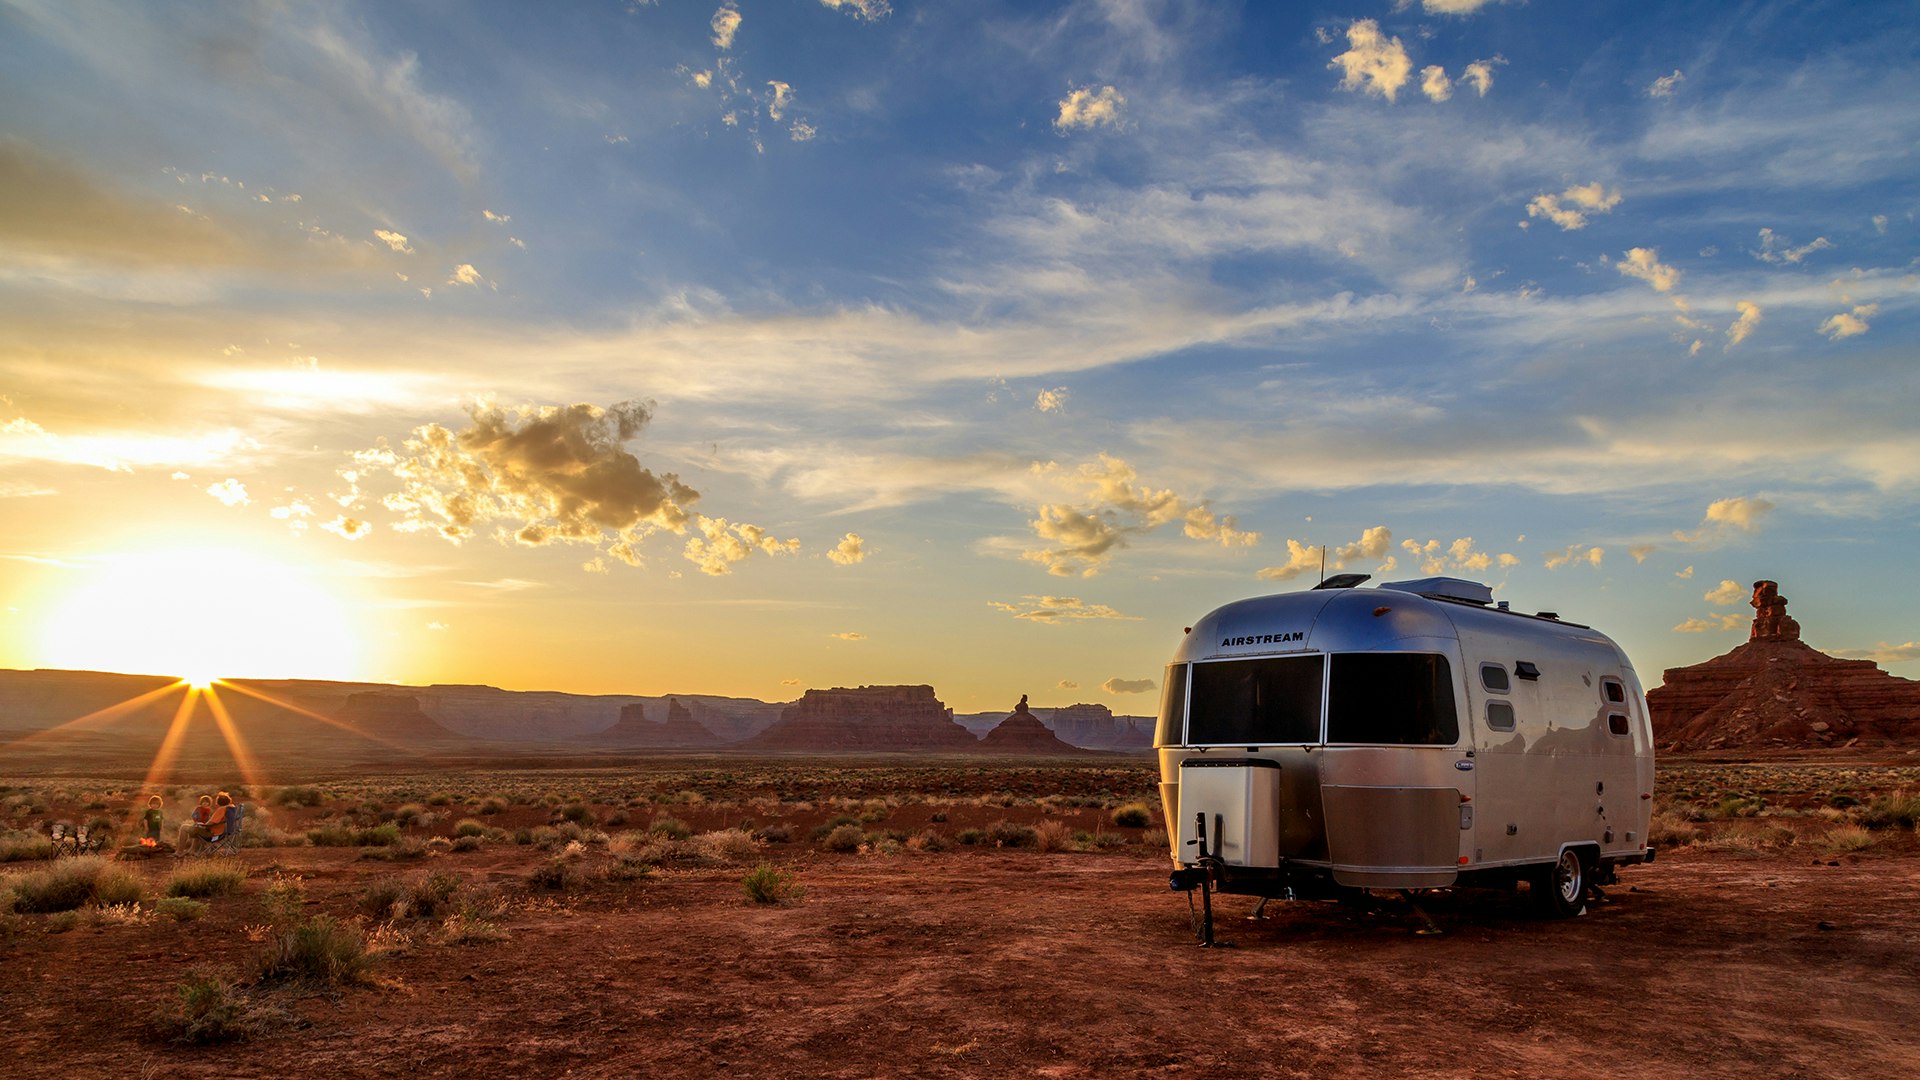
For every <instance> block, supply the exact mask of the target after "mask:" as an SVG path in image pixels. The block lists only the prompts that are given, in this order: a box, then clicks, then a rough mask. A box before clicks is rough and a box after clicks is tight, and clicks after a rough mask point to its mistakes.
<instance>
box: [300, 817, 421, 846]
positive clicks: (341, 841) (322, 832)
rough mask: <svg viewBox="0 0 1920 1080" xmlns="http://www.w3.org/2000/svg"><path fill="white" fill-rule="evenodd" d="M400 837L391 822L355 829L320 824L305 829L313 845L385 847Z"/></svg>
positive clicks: (345, 826)
mask: <svg viewBox="0 0 1920 1080" xmlns="http://www.w3.org/2000/svg"><path fill="white" fill-rule="evenodd" d="M399 839H400V827H399V826H398V825H395V824H393V823H391V822H388V823H387V824H384V825H374V826H370V827H368V828H364V829H356V828H353V827H352V826H350V825H322V826H321V827H319V828H317V829H308V830H307V842H308V843H310V844H312V845H313V846H314V847H387V846H389V845H391V844H394V843H396V842H398V841H399Z"/></svg>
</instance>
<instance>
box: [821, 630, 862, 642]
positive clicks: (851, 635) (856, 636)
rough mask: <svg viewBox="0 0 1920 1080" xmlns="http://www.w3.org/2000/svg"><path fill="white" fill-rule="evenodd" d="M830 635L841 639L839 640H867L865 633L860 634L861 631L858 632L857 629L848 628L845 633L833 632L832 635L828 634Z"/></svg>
mask: <svg viewBox="0 0 1920 1080" xmlns="http://www.w3.org/2000/svg"><path fill="white" fill-rule="evenodd" d="M830 636H832V637H834V638H837V639H839V640H841V641H865V640H867V635H865V634H862V633H860V632H859V631H857V630H849V631H847V632H846V633H843V634H833V635H830Z"/></svg>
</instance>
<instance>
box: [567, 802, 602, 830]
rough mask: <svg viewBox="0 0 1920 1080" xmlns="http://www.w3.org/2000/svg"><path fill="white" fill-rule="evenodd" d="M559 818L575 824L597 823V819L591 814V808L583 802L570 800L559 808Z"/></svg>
mask: <svg viewBox="0 0 1920 1080" xmlns="http://www.w3.org/2000/svg"><path fill="white" fill-rule="evenodd" d="M560 816H561V818H563V819H565V820H567V821H571V822H573V823H574V824H575V825H597V824H599V823H600V822H599V819H598V818H596V817H594V816H593V808H592V807H589V806H588V805H587V804H585V803H579V802H571V803H568V804H567V805H565V806H563V807H561V808H560Z"/></svg>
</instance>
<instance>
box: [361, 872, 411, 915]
mask: <svg viewBox="0 0 1920 1080" xmlns="http://www.w3.org/2000/svg"><path fill="white" fill-rule="evenodd" d="M406 895H407V888H406V886H405V885H402V884H401V883H400V882H399V881H398V880H396V879H394V878H381V879H380V880H378V881H375V882H374V883H373V884H371V885H368V886H367V887H366V888H364V889H362V890H360V911H361V913H362V914H364V915H366V916H367V917H368V918H370V919H391V918H394V917H395V916H394V914H393V910H394V908H396V907H398V906H400V904H401V903H402V901H403V900H404V899H405V897H406Z"/></svg>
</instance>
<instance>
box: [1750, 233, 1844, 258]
mask: <svg viewBox="0 0 1920 1080" xmlns="http://www.w3.org/2000/svg"><path fill="white" fill-rule="evenodd" d="M1832 246H1833V241H1831V240H1829V239H1827V238H1826V237H1824V236H1816V237H1814V238H1813V240H1812V241H1811V242H1810V243H1805V244H1802V245H1800V246H1799V247H1794V246H1793V241H1791V240H1788V239H1786V238H1785V237H1783V236H1781V235H1780V234H1778V233H1776V232H1774V231H1773V230H1772V229H1761V230H1760V250H1759V251H1756V252H1754V253H1753V257H1754V258H1756V259H1759V260H1760V261H1761V262H1764V263H1775V264H1781V263H1788V264H1793V263H1798V262H1800V261H1801V260H1803V259H1805V258H1806V257H1807V256H1809V255H1811V254H1813V253H1814V252H1816V251H1825V250H1826V249H1827V248H1830V247H1832Z"/></svg>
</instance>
